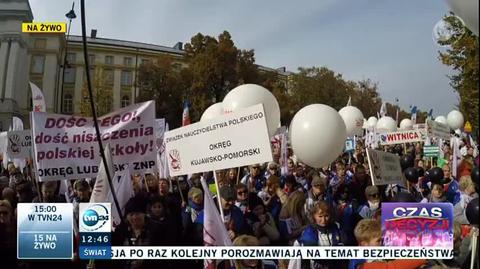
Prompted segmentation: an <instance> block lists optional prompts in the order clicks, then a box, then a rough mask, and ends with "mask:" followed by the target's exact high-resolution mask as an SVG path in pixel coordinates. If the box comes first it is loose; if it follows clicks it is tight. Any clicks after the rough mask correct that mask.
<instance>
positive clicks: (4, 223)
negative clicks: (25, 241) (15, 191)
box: [0, 200, 17, 268]
mask: <svg viewBox="0 0 480 269" xmlns="http://www.w3.org/2000/svg"><path fill="white" fill-rule="evenodd" d="M16 235H17V228H16V222H15V219H14V213H13V208H12V206H11V205H10V202H8V201H7V200H0V253H1V256H2V267H3V268H16V263H17V259H16V257H17V255H16V252H17V238H16Z"/></svg>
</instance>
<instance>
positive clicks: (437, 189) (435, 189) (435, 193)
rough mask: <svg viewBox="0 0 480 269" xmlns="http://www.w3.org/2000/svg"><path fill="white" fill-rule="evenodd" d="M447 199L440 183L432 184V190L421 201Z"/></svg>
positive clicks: (433, 201)
mask: <svg viewBox="0 0 480 269" xmlns="http://www.w3.org/2000/svg"><path fill="white" fill-rule="evenodd" d="M445 201H447V197H446V196H445V191H444V188H443V185H442V184H440V183H433V184H432V191H431V193H430V195H428V197H425V198H423V199H422V201H421V203H443V202H445Z"/></svg>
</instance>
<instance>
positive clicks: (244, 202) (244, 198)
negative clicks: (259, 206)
mask: <svg viewBox="0 0 480 269" xmlns="http://www.w3.org/2000/svg"><path fill="white" fill-rule="evenodd" d="M235 192H236V193H237V198H236V200H235V206H236V207H238V208H240V210H241V211H242V213H243V214H244V215H245V214H246V213H247V211H248V197H249V196H248V194H249V193H248V190H247V186H245V185H244V184H242V183H239V184H238V185H237V186H235Z"/></svg>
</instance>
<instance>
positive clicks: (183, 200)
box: [176, 177, 186, 202]
mask: <svg viewBox="0 0 480 269" xmlns="http://www.w3.org/2000/svg"><path fill="white" fill-rule="evenodd" d="M176 181H177V188H178V192H179V193H180V199H182V202H186V201H185V198H184V197H183V193H182V189H181V188H180V180H179V178H178V177H177V180H176Z"/></svg>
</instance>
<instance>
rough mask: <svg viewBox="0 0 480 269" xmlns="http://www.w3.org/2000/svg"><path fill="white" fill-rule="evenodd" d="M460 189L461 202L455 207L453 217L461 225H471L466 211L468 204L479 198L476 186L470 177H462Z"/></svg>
mask: <svg viewBox="0 0 480 269" xmlns="http://www.w3.org/2000/svg"><path fill="white" fill-rule="evenodd" d="M458 188H459V190H460V201H459V202H458V203H457V204H456V205H455V206H454V207H453V217H454V219H455V220H456V221H458V222H459V223H460V224H469V222H468V220H467V217H466V215H465V210H466V208H467V205H468V203H470V201H471V200H473V199H475V198H476V197H478V194H477V192H476V191H475V184H474V183H473V181H472V178H471V177H470V176H462V177H461V178H460V182H459V186H458Z"/></svg>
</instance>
